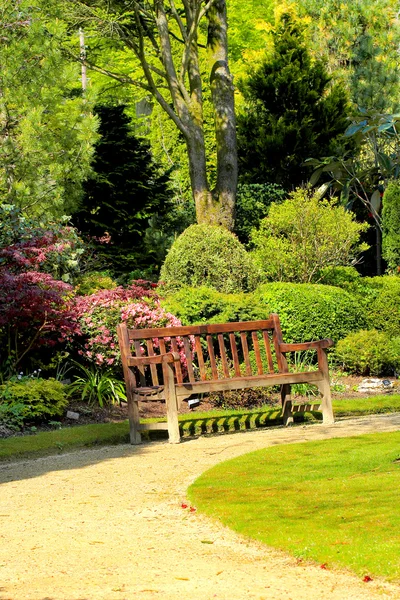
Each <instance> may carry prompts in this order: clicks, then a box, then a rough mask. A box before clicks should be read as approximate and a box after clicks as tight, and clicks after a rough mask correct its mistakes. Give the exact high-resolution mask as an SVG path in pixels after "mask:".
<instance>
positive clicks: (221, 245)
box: [160, 225, 258, 293]
mask: <svg viewBox="0 0 400 600" xmlns="http://www.w3.org/2000/svg"><path fill="white" fill-rule="evenodd" d="M257 280H258V271H257V269H256V267H255V265H254V263H253V261H252V258H251V256H250V255H249V254H248V253H247V252H246V249H245V248H244V246H243V245H242V244H241V243H240V242H239V240H238V239H237V237H236V236H235V235H234V234H233V233H230V232H229V231H227V230H226V229H224V228H223V227H217V226H210V225H191V226H190V227H188V229H186V230H185V231H184V232H183V233H182V235H180V236H179V237H178V238H177V240H176V241H175V242H174V244H173V245H172V247H171V249H170V250H169V252H168V254H167V257H166V259H165V262H164V264H163V266H162V268H161V273H160V281H162V282H164V284H165V289H166V290H168V291H176V290H178V289H180V288H182V287H184V286H187V285H189V286H201V285H206V286H208V287H212V288H214V289H216V290H218V291H220V292H224V293H234V292H241V291H251V290H253V289H254V288H255V287H256V285H257Z"/></svg>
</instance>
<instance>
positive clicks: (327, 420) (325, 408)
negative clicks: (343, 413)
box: [317, 379, 335, 425]
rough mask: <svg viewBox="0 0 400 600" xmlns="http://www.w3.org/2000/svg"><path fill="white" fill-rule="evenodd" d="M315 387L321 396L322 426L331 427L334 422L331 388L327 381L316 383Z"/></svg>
mask: <svg viewBox="0 0 400 600" xmlns="http://www.w3.org/2000/svg"><path fill="white" fill-rule="evenodd" d="M317 386H318V389H319V392H320V394H321V396H322V402H321V404H322V420H323V423H324V425H332V424H333V423H334V422H335V418H334V416H333V410H332V399H331V386H330V383H329V379H328V380H326V379H324V380H323V381H318V382H317Z"/></svg>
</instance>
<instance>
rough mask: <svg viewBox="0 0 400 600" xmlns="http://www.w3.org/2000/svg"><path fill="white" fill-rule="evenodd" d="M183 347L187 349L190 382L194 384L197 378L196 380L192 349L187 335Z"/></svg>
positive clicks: (184, 337)
mask: <svg viewBox="0 0 400 600" xmlns="http://www.w3.org/2000/svg"><path fill="white" fill-rule="evenodd" d="M183 347H184V348H185V355H186V363H187V370H188V377H189V381H193V382H194V381H195V378H194V371H193V363H192V349H191V348H190V341H189V338H188V337H187V336H186V335H185V336H183Z"/></svg>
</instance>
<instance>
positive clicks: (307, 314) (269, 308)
mask: <svg viewBox="0 0 400 600" xmlns="http://www.w3.org/2000/svg"><path fill="white" fill-rule="evenodd" d="M253 296H254V298H255V299H256V301H257V302H258V303H259V302H261V303H262V304H263V305H265V314H266V315H268V314H270V313H271V312H275V313H278V315H279V317H280V321H281V327H282V332H283V339H284V341H285V342H288V343H291V342H307V341H311V340H315V339H320V338H326V337H328V338H332V340H333V341H334V342H336V341H338V340H340V339H342V338H344V337H345V336H346V335H348V334H349V333H352V332H354V331H358V330H360V329H363V328H365V327H366V317H365V314H364V311H363V308H362V307H361V306H360V305H359V303H358V302H357V299H355V298H354V297H353V296H352V295H351V294H349V293H348V292H347V291H345V290H342V289H341V288H338V287H333V286H329V285H319V284H305V283H267V284H264V285H262V286H260V287H259V288H258V289H257V290H256V291H255V293H254V294H253Z"/></svg>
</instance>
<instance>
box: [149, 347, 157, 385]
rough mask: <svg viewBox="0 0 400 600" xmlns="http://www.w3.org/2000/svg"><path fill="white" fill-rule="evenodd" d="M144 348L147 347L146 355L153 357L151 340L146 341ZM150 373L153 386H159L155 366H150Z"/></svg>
mask: <svg viewBox="0 0 400 600" xmlns="http://www.w3.org/2000/svg"><path fill="white" fill-rule="evenodd" d="M146 346H147V354H148V355H149V356H155V353H154V349H153V340H146ZM150 372H151V379H152V381H153V385H159V382H158V373H157V366H156V365H150Z"/></svg>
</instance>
